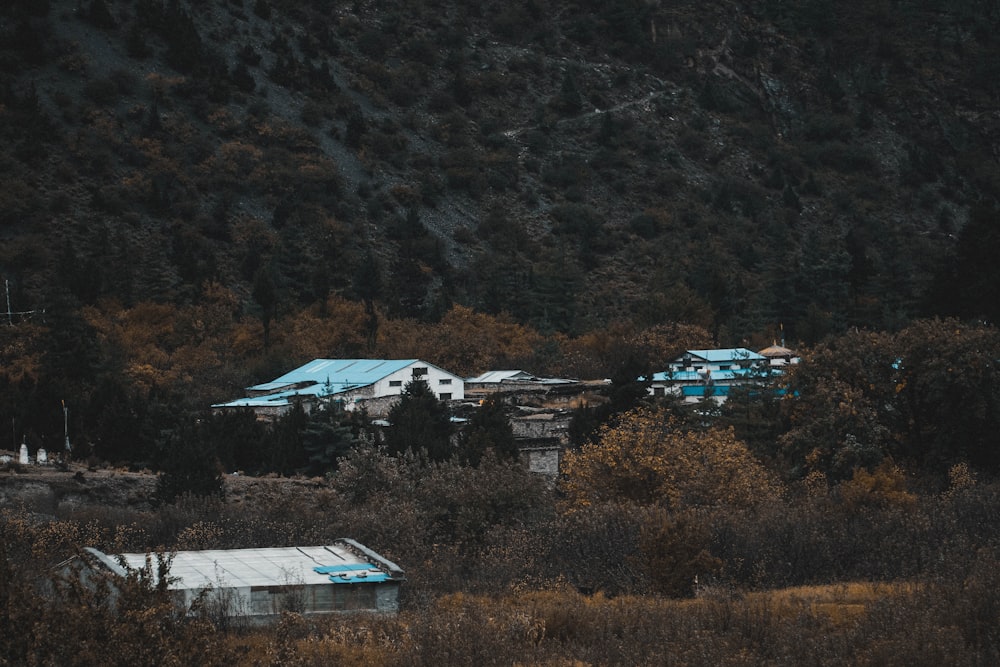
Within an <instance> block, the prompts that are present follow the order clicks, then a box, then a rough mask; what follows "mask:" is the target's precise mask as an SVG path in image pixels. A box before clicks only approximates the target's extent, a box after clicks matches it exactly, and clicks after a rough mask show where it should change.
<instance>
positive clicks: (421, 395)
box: [385, 379, 453, 461]
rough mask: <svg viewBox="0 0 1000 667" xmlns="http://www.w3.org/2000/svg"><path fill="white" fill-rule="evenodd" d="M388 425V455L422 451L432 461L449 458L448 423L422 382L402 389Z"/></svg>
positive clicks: (386, 439) (449, 436) (437, 401)
mask: <svg viewBox="0 0 1000 667" xmlns="http://www.w3.org/2000/svg"><path fill="white" fill-rule="evenodd" d="M389 423H390V424H391V426H390V427H389V429H388V430H387V431H386V435H385V444H386V446H387V447H388V449H389V452H390V453H392V454H401V453H403V452H406V451H407V450H412V451H413V452H419V451H420V450H425V451H426V452H427V456H428V458H430V459H431V460H432V461H446V460H448V459H450V458H451V456H452V454H453V450H452V446H451V419H450V418H449V415H448V411H447V408H446V407H445V405H444V403H442V402H441V401H439V400H438V399H437V396H435V395H434V392H433V391H431V388H430V386H428V384H427V383H426V382H424V381H423V380H419V379H416V380H413V381H412V382H410V383H408V384H407V385H406V387H404V388H403V394H402V396H401V397H400V400H399V403H397V404H396V405H394V406H393V408H392V410H390V411H389Z"/></svg>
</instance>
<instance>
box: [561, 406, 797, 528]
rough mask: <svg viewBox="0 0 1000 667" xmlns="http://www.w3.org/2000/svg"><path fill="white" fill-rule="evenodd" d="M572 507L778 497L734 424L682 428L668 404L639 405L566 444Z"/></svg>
mask: <svg viewBox="0 0 1000 667" xmlns="http://www.w3.org/2000/svg"><path fill="white" fill-rule="evenodd" d="M563 471H564V473H565V478H564V480H563V487H562V489H563V491H564V493H565V494H566V497H567V501H568V504H569V506H570V507H574V506H576V507H585V506H588V505H593V504H598V503H604V502H632V503H638V504H641V505H659V506H662V507H664V508H667V509H672V510H673V509H680V508H684V507H693V506H714V505H730V506H744V505H752V504H756V503H758V502H761V501H764V500H769V499H773V498H776V497H777V496H778V495H779V494H780V492H781V488H780V485H779V483H778V482H777V481H776V480H775V479H774V478H773V476H772V475H771V474H770V473H769V472H768V471H767V470H766V469H765V468H764V467H763V466H762V465H761V464H760V463H759V462H758V461H757V460H756V459H754V457H753V456H752V455H751V454H750V452H749V450H748V449H747V448H746V446H745V445H744V444H743V443H742V442H740V441H738V440H737V439H736V437H735V435H734V434H733V431H732V429H718V428H709V429H706V430H696V429H687V428H682V427H681V426H680V425H679V424H678V423H677V422H676V421H674V420H673V419H671V417H670V416H669V415H668V413H667V412H666V411H665V410H664V409H663V408H655V407H654V408H646V407H643V408H638V409H636V410H632V411H630V412H627V413H625V414H623V415H622V416H621V418H620V419H619V420H618V422H617V424H615V425H605V426H604V427H602V428H601V429H600V431H599V435H598V438H597V440H596V442H594V443H592V444H588V445H584V446H583V447H581V448H580V450H579V451H578V452H567V454H566V459H565V463H564V467H563Z"/></svg>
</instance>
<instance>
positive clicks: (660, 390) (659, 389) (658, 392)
mask: <svg viewBox="0 0 1000 667" xmlns="http://www.w3.org/2000/svg"><path fill="white" fill-rule="evenodd" d="M653 396H663V387H653Z"/></svg>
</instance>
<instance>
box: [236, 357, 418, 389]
mask: <svg viewBox="0 0 1000 667" xmlns="http://www.w3.org/2000/svg"><path fill="white" fill-rule="evenodd" d="M418 361H419V359H313V360H312V361H310V362H309V363H308V364H304V365H302V366H299V367H298V368H296V369H295V370H291V371H289V372H287V373H285V374H284V375H282V376H281V377H279V378H276V379H274V380H272V381H270V382H265V383H263V384H258V385H255V386H253V387H248V390H249V391H276V390H278V389H281V388H282V387H288V386H291V385H296V384H299V385H302V384H316V385H326V384H329V385H331V388H332V389H333V393H337V392H341V391H346V390H348V389H353V388H355V387H367V386H368V385H370V384H375V383H376V382H378V381H379V380H381V379H382V378H384V377H386V376H387V375H392V374H393V373H395V372H397V371H401V370H403V369H404V368H406V367H407V366H410V365H411V364H415V363H417V362H418Z"/></svg>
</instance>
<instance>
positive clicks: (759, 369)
mask: <svg viewBox="0 0 1000 667" xmlns="http://www.w3.org/2000/svg"><path fill="white" fill-rule="evenodd" d="M769 373H770V371H769V363H768V358H767V357H765V356H763V355H761V354H758V353H756V352H754V351H753V350H748V349H747V348H745V347H737V348H725V349H718V350H687V351H686V352H685V353H684V354H682V355H680V356H679V357H677V358H676V359H674V360H673V361H671V362H670V363H669V364H668V365H667V370H666V371H663V372H661V373H656V374H654V375H653V378H652V382H650V385H649V393H650V394H651V395H653V396H667V395H673V396H681V397H682V398H683V400H684V402H686V403H698V402H700V401H703V400H705V399H706V398H710V399H712V400H714V401H715V402H716V403H719V404H721V403H723V402H725V400H726V398H727V397H728V395H729V390H730V389H731V388H732V387H734V386H738V385H744V384H747V383H748V382H753V381H758V380H761V379H763V378H765V377H766V376H767V375H768V374H769Z"/></svg>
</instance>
